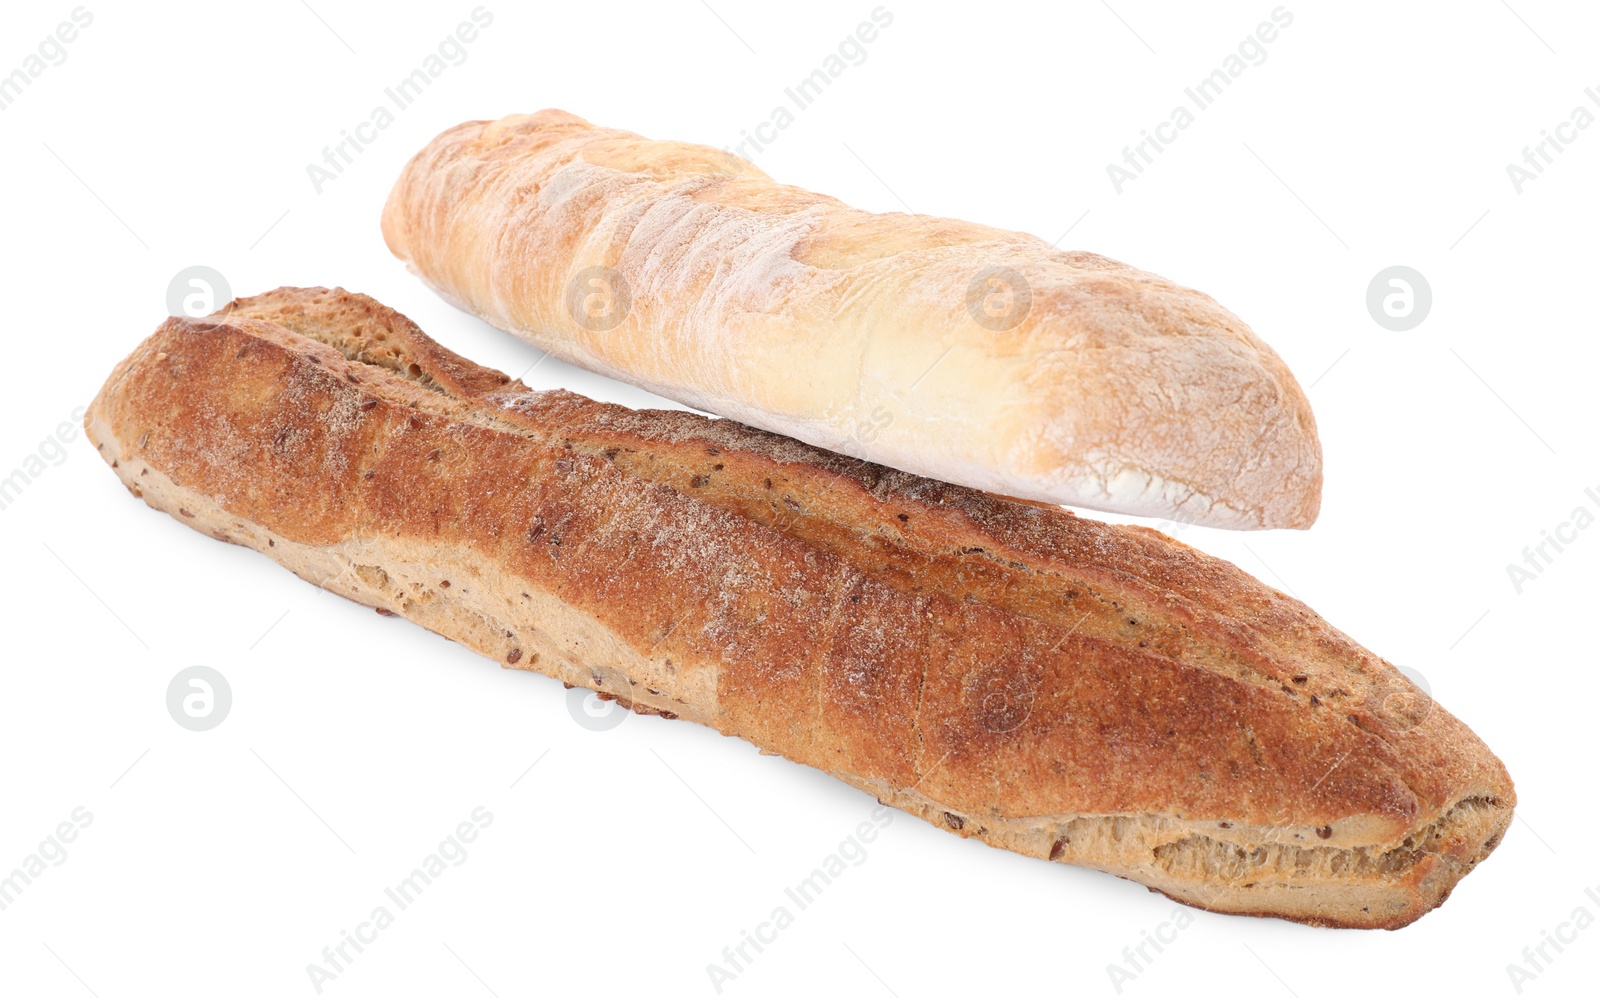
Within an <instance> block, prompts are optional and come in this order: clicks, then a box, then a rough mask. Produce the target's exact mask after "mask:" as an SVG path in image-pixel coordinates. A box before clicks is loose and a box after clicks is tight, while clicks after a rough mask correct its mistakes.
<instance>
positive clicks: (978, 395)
mask: <svg viewBox="0 0 1600 998" xmlns="http://www.w3.org/2000/svg"><path fill="white" fill-rule="evenodd" d="M383 232H384V237H385V239H386V240H387V241H388V244H389V248H390V249H391V250H392V251H393V252H394V253H395V255H396V256H399V257H400V258H401V259H403V260H405V261H406V263H407V264H408V265H409V266H410V268H411V269H412V270H413V271H414V272H415V273H416V274H417V275H418V276H420V277H421V278H422V279H423V280H424V281H425V282H427V283H428V284H429V285H430V286H432V287H433V288H434V290H436V291H438V292H439V293H440V294H441V295H443V296H444V297H445V298H446V299H448V300H449V301H451V302H453V303H455V304H456V305H457V306H458V307H460V308H463V309H465V310H467V311H470V312H472V313H474V314H476V315H478V316H480V317H482V318H483V319H484V320H485V321H487V322H489V323H491V324H493V325H495V326H498V327H499V328H501V329H504V330H507V331H508V332H511V333H514V334H516V335H518V336H520V337H522V338H524V339H526V340H528V341H530V342H532V343H534V344H535V345H537V346H539V347H541V348H543V349H545V350H548V351H549V352H550V353H552V354H554V355H555V356H557V357H560V358H561V359H563V360H566V361H568V362H570V363H573V364H578V365H581V366H583V367H586V368H589V369H590V370H594V371H599V372H601V373H603V374H608V375H610V376H612V377H615V378H619V379H621V380H623V381H627V382H630V383H632V384H635V385H639V386H641V387H643V388H647V389H649V390H650V391H653V392H657V393H659V394H661V395H665V396H667V397H669V398H673V399H676V400H678V401H680V402H683V403H686V404H688V405H691V406H694V407H696V408H699V409H704V410H706V411H708V412H714V413H717V414H718V415H722V416H727V417H730V418H733V419H737V420H739V421H740V422H743V423H747V424H749V425H751V426H758V427H762V428H764V429H768V430H772V431H774V432H777V433H783V434H787V435H789V436H792V437H795V438H797V439H799V440H802V441H805V442H807V443H811V444H815V445H817V446H819V447H825V448H828V449H831V450H835V451H839V452H842V453H846V454H850V455H852V456H855V457H861V458H865V459H868V460H871V461H875V462H877V463H879V464H884V465H888V466H890V467H893V468H898V469H901V470H904V471H910V472H914V473H917V474H921V475H927V476H929V477H932V478H938V479H942V480H944V481H949V482H955V483H958V484H961V485H968V486H972V487H974V488H979V489H984V490H987V491H990V492H998V493H1002V494H1005V495H1012V496H1020V497H1023V498H1027V499H1035V500H1041V501H1045V502H1052V503H1065V504H1068V505H1074V506H1086V507H1089V508H1092V509H1103V510H1112V511H1115V512H1120V513H1133V514H1142V515H1149V516H1161V517H1168V518H1174V519H1180V520H1185V521H1188V522H1194V523H1202V524H1208V525H1211V526H1220V527H1235V528H1247V529H1253V528H1261V527H1307V526H1310V524H1311V522H1312V521H1313V520H1315V519H1316V515H1317V509H1318V506H1319V504H1320V501H1321V488H1322V455H1321V449H1320V445H1319V443H1318V441H1317V431H1316V425H1315V422H1314V421H1313V419H1312V416H1311V408H1310V405H1309V404H1308V403H1307V401H1306V398H1305V395H1304V393H1302V392H1301V390H1300V386H1299V385H1298V384H1296V382H1295V379H1294V376H1293V375H1292V374H1291V373H1290V372H1289V369H1288V367H1287V366H1285V365H1284V363H1283V361H1282V360H1280V359H1279V358H1278V356H1277V354H1275V353H1273V351H1272V350H1271V348H1269V347H1268V346H1267V345H1266V344H1265V343H1263V342H1262V341H1261V340H1260V339H1259V338H1258V337H1257V336H1256V335H1255V334H1254V333H1252V332H1251V331H1250V328H1249V327H1248V326H1246V325H1245V324H1244V322H1242V321H1241V320H1240V319H1239V318H1238V317H1237V316H1234V315H1233V314H1232V313H1230V312H1228V311H1227V310H1226V309H1224V308H1222V307H1221V306H1220V305H1218V304H1217V303H1216V302H1215V301H1212V300H1211V299H1210V298H1208V297H1206V296H1205V295H1203V294H1200V293H1199V292H1196V291H1191V290H1189V289H1187V288H1182V287H1179V286H1178V285H1176V284H1173V283H1172V282H1170V281H1167V280H1165V279H1163V278H1160V277H1156V276H1155V275H1152V274H1147V273H1143V272H1141V271H1138V270H1135V269H1133V268H1131V267H1128V266H1125V265H1123V264H1120V263H1116V262H1114V261H1112V260H1108V259H1106V258H1104V257H1100V256H1096V255H1094V254H1092V253H1079V252H1065V251H1061V250H1057V249H1055V248H1054V247H1053V246H1051V245H1050V244H1048V243H1046V242H1044V240H1042V239H1039V238H1037V237H1035V236H1031V235H1027V234H1025V233H1020V232H1008V231H1004V230H1000V229H994V228H989V227H987V226H982V225H974V224H972V223H969V222H961V221H956V220H953V219H944V218H933V217H929V216H923V215H906V214H900V213H891V214H881V215H880V214H872V213H870V212H865V211H859V210H857V209H854V208H851V207H849V206H848V205H845V204H843V203H841V202H839V201H837V200H835V199H833V198H830V197H826V196H824V195H821V194H814V193H812V192H810V191H806V190H802V189H800V188H797V187H789V186H785V185H783V184H779V183H776V182H774V181H773V180H772V179H771V178H770V177H768V176H767V175H766V174H764V173H762V172H761V171H760V170H759V169H757V168H756V167H755V166H752V165H751V164H750V163H748V162H746V161H744V160H742V159H740V158H738V157H737V156H733V155H732V154H729V153H724V152H720V151H719V150H716V149H712V148H708V147H706V146H698V145H691V144H687V143H681V142H657V141H651V140H649V139H645V138H642V137H640V136H638V135H634V134H632V133H630V132H624V131H620V130H617V129H609V128H597V127H595V126H594V125H591V124H589V123H588V122H587V121H584V120H583V119H581V118H578V117H576V116H574V115H571V114H567V113H566V112H563V111H541V112H539V113H538V114H533V115H514V116H511V117H507V118H502V119H501V120H499V121H495V122H486V121H474V122H467V123H466V124H462V125H458V126H456V127H455V128H451V129H450V130H448V131H446V132H445V133H443V134H442V135H440V136H439V137H438V138H436V139H434V140H433V142H432V143H430V144H429V145H428V146H427V147H426V148H425V149H423V150H422V151H421V152H420V153H418V154H417V156H416V157H415V158H414V159H412V161H411V162H410V164H409V165H407V166H406V168H405V170H404V172H403V173H402V174H401V176H400V179H399V181H398V182H397V183H396V184H395V187H394V190H393V192H392V193H391V194H390V196H389V201H388V205H387V206H386V208H385V209H384V213H383Z"/></svg>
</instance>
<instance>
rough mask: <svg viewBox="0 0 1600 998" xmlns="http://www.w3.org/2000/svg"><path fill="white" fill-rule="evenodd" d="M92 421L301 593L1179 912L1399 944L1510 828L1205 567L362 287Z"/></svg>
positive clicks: (202, 328) (1458, 728)
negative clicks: (499, 339)
mask: <svg viewBox="0 0 1600 998" xmlns="http://www.w3.org/2000/svg"><path fill="white" fill-rule="evenodd" d="M86 424H87V426H88V430H89V435H90V437H91V439H93V440H94V441H95V443H96V444H97V445H98V446H99V447H100V449H101V453H102V456H104V457H105V458H106V460H107V461H108V462H112V463H113V465H114V467H116V468H117V473H118V474H119V476H121V477H122V479H123V480H124V482H126V483H127V484H128V485H129V487H130V489H132V490H134V491H135V494H138V495H142V496H143V497H144V498H145V499H146V501H148V502H150V503H151V505H153V506H156V507H157V508H160V509H165V510H167V511H169V512H172V513H173V514H174V515H176V516H179V517H180V519H181V520H182V521H183V522H185V523H188V524H190V525H191V526H194V527H196V529H202V530H205V531H207V532H209V533H212V534H213V535H215V536H218V537H220V538H221V539H225V540H230V541H233V542H236V543H242V544H247V545H249V546H252V547H255V548H256V549H258V550H261V551H263V552H264V553H266V554H268V555H269V556H270V557H273V558H275V559H277V560H279V561H280V562H282V563H284V564H285V565H287V566H289V567H290V568H292V569H293V570H295V571H296V572H297V573H299V574H301V575H302V576H303V577H305V578H308V579H310V580H311V581H313V582H316V583H317V584H319V585H324V586H326V587H327V588H330V589H332V590H334V591H336V592H340V593H342V594H344V595H348V596H351V597H352V598H355V599H358V600H361V601H362V602H366V603H369V604H371V605H375V606H378V607H381V608H384V609H386V610H390V611H392V612H395V613H398V614H401V615H404V616H407V617H410V618H412V619H414V620H417V621H418V622H420V623H423V624H424V625H425V626H428V627H430V628H432V629H434V630H436V631H439V632H440V633H442V634H445V635H446V636H448V637H451V638H453V639H455V640H458V641H461V642H462V643H464V644H466V645H468V646H469V647H472V648H474V649H476V650H478V651H480V652H482V653H484V654H486V655H489V656H491V657H493V658H495V659H497V660H500V661H504V662H507V663H508V664H511V665H514V666H516V667H518V668H531V669H536V670H539V671H543V672H546V673H548V674H550V675H554V676H557V677H558V678H561V679H563V680H564V681H567V682H573V683H580V684H582V685H586V686H590V687H593V688H597V689H601V690H603V691H605V692H606V693H608V694H610V695H616V696H619V697H622V698H624V699H625V700H627V701H628V702H629V703H630V705H633V706H635V707H636V709H640V710H647V711H652V712H665V713H670V714H672V715H675V716H682V717H685V718H687V719H691V720H696V721H698V722H700V723H705V724H709V725H711V726H713V727H715V728H716V729H717V730H719V731H722V732H724V733H726V734H730V735H738V736H740V737H742V738H746V739H748V740H750V741H752V742H754V743H755V744H756V745H758V746H760V747H761V748H763V749H764V750H767V751H771V752H776V753H779V754H782V755H784V756H787V757H789V758H791V759H794V760H796V761H799V762H803V763H806V764H808V765H812V766H815V767H817V768H819V769H822V770H824V771H826V772H829V773H832V774H834V775H836V776H838V777H839V778H841V779H844V780H846V781H847V782H850V783H852V784H853V785H855V786H858V787H861V788H863V789H866V790H868V791H869V792H872V793H874V794H876V795H877V796H879V797H880V798H882V799H883V800H885V801H886V802H888V803H892V804H894V805H896V806H898V807H902V808H904V809H906V810H908V811H911V812H912V813H914V814H919V815H921V816H923V817H926V818H928V819H929V820H931V821H934V822H935V823H936V824H938V825H939V826H940V827H945V828H948V829H951V830H953V831H956V832H957V833H958V834H960V835H962V836H965V837H976V838H979V839H980V840H982V841H985V842H988V843H990V844H992V845H999V846H1003V847H1005V848H1010V849H1014V850H1016V851H1019V852H1023V853H1027V854H1030V855H1037V856H1041V857H1048V858H1051V859H1056V860H1059V861H1062V862H1071V863H1077V864H1081V865H1087V866H1093V867H1097V868H1100V869H1105V870H1109V871H1111V872H1114V873H1117V874H1119V875H1121V876H1125V877H1130V878H1132V879H1135V880H1139V881H1140V882H1143V883H1146V884H1148V885H1150V886H1152V887H1153V888H1155V889H1160V890H1162V891H1164V892H1166V893H1168V894H1169V895H1171V896H1173V897H1175V898H1177V899H1179V900H1183V901H1186V902H1188V903H1192V904H1197V905H1200V906H1203V907H1209V908H1213V909H1215V910H1220V911H1233V912H1240V913H1246V914H1264V915H1278V916H1282V917H1289V918H1295V919H1297V920H1301V921H1309V922H1313V923H1317V924H1328V925H1350V926H1368V927H1372V926H1381V927H1396V926H1398V925H1403V924H1406V923H1407V922H1409V921H1411V920H1413V919H1415V918H1416V917H1418V916H1420V915H1421V914H1423V913H1424V912H1426V911H1427V910H1429V909H1431V908H1432V907H1434V906H1435V905H1437V904H1438V903H1440V902H1441V901H1442V900H1443V899H1444V897H1445V896H1446V895H1447V894H1448V892H1449V890H1450V888H1451V887H1452V886H1453V885H1454V883H1455V882H1456V881H1457V880H1459V879H1460V877H1461V876H1463V875H1465V873H1466V872H1467V871H1468V870H1470V869H1471V867H1472V866H1473V865H1474V864H1475V863H1476V862H1477V861H1479V860H1480V859H1482V858H1483V856H1485V855H1487V853H1488V852H1489V850H1491V849H1492V848H1493V846H1494V845H1495V844H1496V843H1497V842H1498V840H1499V837H1500V835H1501V834H1502V832H1503V831H1504V829H1505V827H1506V826H1507V825H1508V824H1509V822H1510V818H1511V808H1512V806H1513V805H1514V803H1515V793H1514V791H1513V789H1512V785H1511V781H1510V779H1509V777H1508V776H1507V774H1506V772H1505V769H1504V767H1503V766H1502V765H1501V763H1500V761H1499V760H1498V759H1497V758H1495V756H1494V755H1493V754H1492V753H1491V752H1490V751H1489V750H1488V749H1487V748H1486V747H1485V746H1484V745H1483V744H1482V742H1480V741H1479V740H1478V739H1477V738H1476V736H1474V735H1473V733H1472V732H1471V731H1470V730H1469V729H1468V728H1467V727H1466V726H1465V725H1463V724H1462V723H1461V722H1460V721H1458V720H1457V719H1456V718H1455V717H1453V716H1451V715H1450V714H1449V713H1447V712H1446V711H1445V710H1444V709H1443V708H1441V707H1439V706H1438V705H1436V704H1434V703H1432V702H1431V701H1430V700H1428V699H1427V697H1426V695H1425V694H1423V693H1422V692H1421V691H1420V690H1418V689H1417V688H1416V687H1414V686H1413V685H1411V684H1410V683H1409V682H1408V681H1407V680H1406V679H1405V678H1404V677H1403V676H1402V675H1401V674H1400V673H1399V672H1398V671H1397V670H1396V669H1394V668H1393V667H1392V666H1390V665H1389V664H1388V663H1387V662H1384V661H1382V660H1381V659H1379V658H1377V657H1376V656H1374V655H1372V654H1371V653H1370V652H1368V651H1366V650H1365V649H1364V648H1362V647H1360V646H1359V645H1357V644H1356V643H1354V642H1353V641H1351V640H1350V639H1349V638H1347V637H1346V636H1345V635H1344V634H1342V633H1341V632H1339V631H1338V630H1336V629H1334V628H1333V627H1331V626H1329V625H1328V624H1327V623H1326V622H1324V621H1323V620H1322V619H1321V618H1320V617H1318V616H1317V615H1316V614H1315V613H1314V612H1313V611H1311V610H1310V609H1309V608H1307V607H1306V606H1304V605H1303V604H1301V603H1299V602H1298V601H1296V600H1294V599H1291V598H1289V597H1288V596H1285V595H1284V594H1282V593H1279V592H1276V591H1275V590H1272V589H1270V588H1268V587H1266V586H1263V585H1262V584H1261V583H1259V582H1257V581H1256V580H1255V579H1253V578H1251V577H1250V576H1249V575H1247V574H1245V573H1244V572H1242V571H1240V570H1239V569H1237V568H1236V567H1234V566H1233V565H1231V564H1229V563H1227V562H1224V561H1221V560H1220V559H1216V558H1212V557H1210V556H1208V555H1205V554H1204V553H1202V552H1199V551H1196V550H1194V549H1193V548H1190V547H1187V546H1185V545H1183V544H1180V543H1178V542H1177V541H1174V540H1172V539H1171V538H1168V537H1165V536H1163V535H1162V534H1159V533H1157V532H1155V531H1152V530H1148V529H1144V528H1139V527H1121V526H1111V525H1107V524H1103V523H1098V522H1095V521H1092V520H1087V519H1083V518H1080V517H1077V516H1074V515H1072V514H1071V513H1068V512H1065V511H1062V510H1059V509H1056V508H1053V507H1049V506H1045V505H1042V504H1038V503H1029V502H1022V501H1017V500H1011V499H1005V498H1001V497H997V496H993V495H988V494H984V493H981V492H976V491H973V490H970V489H966V488H962V487H960V486H955V485H948V484H945V483H942V482H936V481H932V480H929V479H925V478H919V477H916V476H913V475H909V474H906V473H903V472H898V471H892V470H890V469H887V468H883V467H880V466H877V465H873V464H868V463H866V462H862V461H858V460H855V459H852V458H848V457H843V456H841V455H838V454H834V453H831V452H827V451H822V450H818V449H816V448H813V447H810V446H807V445H805V444H801V443H798V442H796V441H793V440H789V439H786V438H783V437H779V436H776V435H773V434H770V433H766V432H763V431H761V430H756V429H751V428H748V427H745V426H741V425H739V424H737V423H733V422H731V421H727V420H712V419H707V418H705V417H702V416H697V415H693V414H689V413H679V412H636V411H632V410H628V409H625V408H622V407H619V406H614V405H606V404H602V403H598V402H594V401H591V400H588V399H585V398H582V397H580V396H577V395H573V394H570V393H567V392H562V391H553V392H535V391H531V390H529V389H527V388H525V387H524V386H522V385H521V384H520V383H518V382H513V381H511V380H510V379H508V378H507V377H506V376H505V375H503V374H500V373H498V372H495V371H490V370H487V369H484V368H481V367H478V366H477V365H474V364H472V363H471V362H470V361H467V360H465V359H463V358H461V357H459V356H457V355H455V354H453V353H451V352H449V351H448V350H445V349H444V348H442V347H440V346H439V345H438V344H436V343H434V342H433V341H432V340H431V339H429V338H428V337H426V336H425V335H424V334H423V333H422V332H421V331H420V330H418V329H417V328H416V327H415V326H414V325H413V324H411V323H410V322H409V320H407V319H405V317H403V316H401V315H399V314H398V313H396V312H394V311H392V310H390V309H387V308H385V307H383V306H382V305H380V304H378V303H376V302H374V301H373V300H371V299H369V298H366V297H365V296H362V295H353V294H349V293H346V292H344V291H342V290H332V291H329V290H325V289H320V288H319V289H310V290H302V289H290V288H285V289H280V290H278V291H275V292H271V293H269V294H266V295H262V296H259V297H256V298H248V299H242V300H240V301H236V302H234V303H232V304H231V305H230V306H229V307H228V308H227V309H226V310H224V312H222V313H219V314H218V315H217V316H214V317H212V318H211V319H209V320H203V321H196V320H188V319H170V320H168V321H167V322H166V323H164V324H163V325H162V326H161V327H160V328H159V329H158V330H157V331H156V333H155V334H154V335H153V336H151V337H150V338H149V339H148V340H146V341H145V343H143V344H142V345H141V346H140V347H139V348H138V349H137V350H135V351H134V353H133V354H132V355H131V356H129V357H128V358H127V359H126V360H124V361H123V362H122V363H121V364H120V365H119V366H118V367H117V369H116V371H115V372H114V373H113V374H112V376H111V378H110V379H109V380H108V381H107V383H106V386H105V387H104V388H103V389H102V390H101V393H100V395H99V396H98V397H97V398H96V399H95V401H94V403H93V405H92V406H91V408H90V410H89V413H88V416H87V419H86ZM451 581H453V582H454V584H453V585H446V584H445V583H447V582H451Z"/></svg>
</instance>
